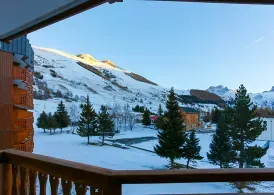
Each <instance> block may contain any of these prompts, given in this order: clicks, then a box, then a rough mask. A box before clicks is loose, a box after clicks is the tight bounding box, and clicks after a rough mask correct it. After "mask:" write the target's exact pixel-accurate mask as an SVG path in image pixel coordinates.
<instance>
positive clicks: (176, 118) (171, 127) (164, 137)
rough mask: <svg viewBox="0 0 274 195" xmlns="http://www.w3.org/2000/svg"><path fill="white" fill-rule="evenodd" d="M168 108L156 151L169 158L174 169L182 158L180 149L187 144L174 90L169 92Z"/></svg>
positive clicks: (158, 135) (159, 133)
mask: <svg viewBox="0 0 274 195" xmlns="http://www.w3.org/2000/svg"><path fill="white" fill-rule="evenodd" d="M166 108H167V112H166V113H165V114H164V125H163V126H162V127H161V130H160V131H159V132H158V134H157V137H158V142H159V143H158V144H157V145H156V146H155V147H154V151H155V152H156V154H157V155H159V156H160V157H164V158H168V159H169V160H170V165H171V168H174V160H175V159H178V158H181V157H182V155H181V151H180V149H181V147H182V146H183V145H184V144H185V141H186V134H185V132H184V131H183V129H184V124H183V118H182V115H181V112H180V108H179V105H178V102H177V101H176V97H175V93H174V89H173V88H171V90H170V91H169V95H168V100H167V102H166Z"/></svg>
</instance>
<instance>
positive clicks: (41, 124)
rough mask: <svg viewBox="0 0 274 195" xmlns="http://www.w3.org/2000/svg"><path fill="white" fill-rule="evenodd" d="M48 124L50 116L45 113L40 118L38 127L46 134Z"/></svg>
mask: <svg viewBox="0 0 274 195" xmlns="http://www.w3.org/2000/svg"><path fill="white" fill-rule="evenodd" d="M47 123H48V115H47V113H46V112H45V111H43V112H42V113H41V114H40V116H39V117H38V119H37V123H36V125H37V127H38V128H42V129H43V130H44V133H45V132H46V129H47V125H48V124H47Z"/></svg>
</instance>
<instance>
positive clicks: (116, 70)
mask: <svg viewBox="0 0 274 195" xmlns="http://www.w3.org/2000/svg"><path fill="white" fill-rule="evenodd" d="M34 52H35V74H34V98H35V99H38V100H47V101H55V99H59V98H63V99H65V100H66V102H67V103H68V104H70V103H74V102H75V103H76V104H78V103H81V102H82V101H84V99H85V97H86V96H87V95H89V96H90V97H91V101H92V103H93V105H94V107H95V109H99V107H100V106H101V105H102V104H107V105H109V106H112V105H113V104H119V105H120V106H121V107H122V106H123V105H125V104H129V105H130V106H131V107H134V106H136V105H137V104H138V105H142V106H145V107H147V108H149V109H150V110H151V111H153V112H156V111H157V109H158V106H159V104H162V106H163V107H164V104H165V101H166V95H167V93H168V90H169V89H166V88H164V87H161V86H159V85H157V84H156V83H154V82H152V81H150V80H149V79H147V78H145V77H143V76H141V75H138V74H137V73H132V72H131V71H127V70H125V69H123V68H121V67H119V66H117V65H115V64H114V63H113V62H111V61H109V60H97V59H96V58H94V57H92V56H91V55H89V54H79V55H77V56H76V55H71V54H68V53H65V52H62V51H58V50H54V49H47V48H39V47H34ZM175 92H176V93H177V94H178V95H190V91H189V90H175ZM182 105H183V104H182ZM189 106H192V107H195V108H200V109H201V110H205V111H208V110H210V109H212V107H213V105H207V104H206V105H200V104H196V105H189ZM43 109H46V108H43Z"/></svg>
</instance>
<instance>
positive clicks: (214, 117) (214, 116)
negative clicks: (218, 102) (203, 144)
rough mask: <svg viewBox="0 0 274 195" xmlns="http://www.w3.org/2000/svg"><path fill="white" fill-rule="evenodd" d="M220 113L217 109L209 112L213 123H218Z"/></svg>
mask: <svg viewBox="0 0 274 195" xmlns="http://www.w3.org/2000/svg"><path fill="white" fill-rule="evenodd" d="M220 114H221V111H220V110H219V109H218V108H214V109H213V110H212V112H211V120H212V122H213V123H218V121H219V118H220Z"/></svg>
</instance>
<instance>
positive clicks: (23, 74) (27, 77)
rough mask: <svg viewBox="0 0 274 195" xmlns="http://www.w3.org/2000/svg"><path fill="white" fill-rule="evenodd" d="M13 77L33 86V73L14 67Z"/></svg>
mask: <svg viewBox="0 0 274 195" xmlns="http://www.w3.org/2000/svg"><path fill="white" fill-rule="evenodd" d="M12 75H13V79H15V80H22V81H24V82H25V83H26V84H28V85H32V73H31V72H30V71H29V70H27V69H25V68H20V67H13V68H12Z"/></svg>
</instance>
